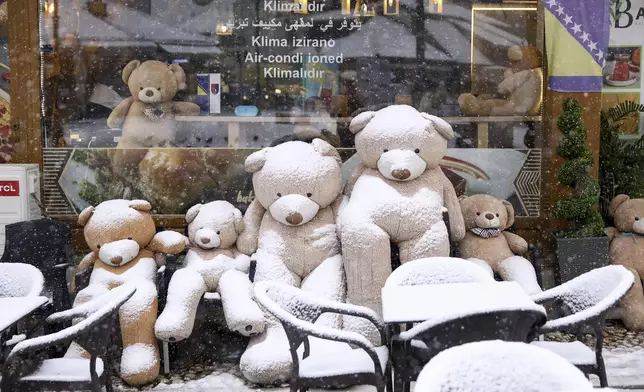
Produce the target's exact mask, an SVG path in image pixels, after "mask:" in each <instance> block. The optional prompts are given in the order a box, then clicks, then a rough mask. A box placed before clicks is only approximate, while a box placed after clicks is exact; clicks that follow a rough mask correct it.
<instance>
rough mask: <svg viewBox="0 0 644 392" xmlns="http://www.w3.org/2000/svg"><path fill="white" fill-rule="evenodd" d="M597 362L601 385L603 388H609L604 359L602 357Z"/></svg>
mask: <svg viewBox="0 0 644 392" xmlns="http://www.w3.org/2000/svg"><path fill="white" fill-rule="evenodd" d="M598 362H599V363H598V364H597V375H598V376H599V385H600V386H601V387H602V388H608V377H606V366H605V365H604V359H603V358H602V359H600V360H599V361H598Z"/></svg>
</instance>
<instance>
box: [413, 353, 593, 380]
mask: <svg viewBox="0 0 644 392" xmlns="http://www.w3.org/2000/svg"><path fill="white" fill-rule="evenodd" d="M415 391H416V392H442V391H450V392H505V391H521V392H591V391H593V386H592V384H591V383H590V382H589V381H588V379H586V377H585V376H584V374H583V373H582V372H581V371H579V369H577V368H575V366H573V365H572V364H570V363H569V362H568V361H566V360H565V359H564V358H562V357H560V356H558V355H556V354H554V353H552V352H549V351H547V350H544V349H541V348H538V347H535V346H532V345H529V344H525V343H517V342H503V341H498V340H497V341H484V342H476V343H468V344H464V345H462V346H458V347H454V348H450V349H448V350H445V351H443V352H441V353H440V354H438V355H436V356H435V357H434V358H433V359H432V360H431V361H429V363H428V364H427V365H426V366H425V367H424V368H423V370H422V371H421V372H420V375H419V376H418V380H417V381H416V387H415Z"/></svg>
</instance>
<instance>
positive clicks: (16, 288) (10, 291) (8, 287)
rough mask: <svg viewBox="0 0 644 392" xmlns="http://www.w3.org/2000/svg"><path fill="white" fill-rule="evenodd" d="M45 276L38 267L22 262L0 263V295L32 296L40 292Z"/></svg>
mask: <svg viewBox="0 0 644 392" xmlns="http://www.w3.org/2000/svg"><path fill="white" fill-rule="evenodd" d="M44 286H45V278H44V276H43V274H42V273H41V272H40V271H39V270H38V268H36V267H34V266H32V265H29V264H23V263H0V297H32V296H38V295H40V294H41V293H42V291H43V289H44Z"/></svg>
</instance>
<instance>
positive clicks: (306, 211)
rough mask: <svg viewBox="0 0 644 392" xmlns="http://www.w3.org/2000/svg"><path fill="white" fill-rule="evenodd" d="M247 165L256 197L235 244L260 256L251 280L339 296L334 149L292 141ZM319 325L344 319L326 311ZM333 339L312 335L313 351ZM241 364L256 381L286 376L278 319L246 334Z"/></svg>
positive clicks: (337, 182) (330, 297)
mask: <svg viewBox="0 0 644 392" xmlns="http://www.w3.org/2000/svg"><path fill="white" fill-rule="evenodd" d="M245 166H246V171H248V172H250V173H253V189H254V191H255V194H256V198H255V199H254V200H253V202H252V203H251V204H250V206H249V207H248V210H247V211H246V214H245V215H244V222H245V229H244V232H243V233H242V234H241V235H240V236H239V238H238V240H237V246H238V247H239V250H240V251H242V252H244V253H246V254H253V259H254V260H256V261H257V271H256V273H255V282H260V281H266V280H272V281H278V282H282V283H285V284H289V285H292V286H295V287H300V288H302V289H303V290H306V291H310V292H312V293H315V294H317V295H319V296H320V298H324V299H327V300H332V301H343V299H344V298H343V297H344V274H343V271H342V258H341V256H340V243H339V241H338V237H337V232H336V222H335V216H336V215H335V208H334V207H335V206H336V205H338V204H339V203H338V201H339V200H341V199H340V191H341V182H342V180H341V167H340V156H339V154H338V152H337V151H336V150H335V148H333V147H332V146H331V145H330V144H328V143H327V142H325V141H323V140H321V139H314V140H313V141H312V142H311V143H310V144H309V143H305V142H301V141H291V142H287V143H284V144H280V145H278V146H275V147H268V148H264V149H263V150H260V151H257V152H255V153H253V154H251V155H250V156H249V157H248V158H247V159H246V163H245ZM317 324H318V325H325V326H329V327H336V328H337V327H340V324H341V319H340V318H339V317H337V316H335V315H330V314H328V315H323V316H321V317H320V318H319V319H318V321H317ZM320 343H321V344H320ZM330 344H331V343H329V342H328V341H325V342H323V343H322V342H321V341H314V339H312V340H311V352H313V353H317V354H319V353H320V350H322V351H324V348H325V347H326V346H328V345H330ZM316 346H317V347H316ZM322 346H324V347H322ZM240 368H241V371H242V373H243V374H244V376H245V377H246V378H247V379H248V380H250V381H252V382H255V383H259V384H271V383H275V382H279V381H287V380H289V379H290V378H291V375H292V360H291V355H290V352H289V343H288V340H287V338H286V334H285V332H284V329H283V328H282V326H281V324H280V323H279V321H277V320H276V319H275V318H273V317H269V316H268V315H267V321H266V330H265V332H264V333H263V334H261V335H259V336H255V337H253V338H251V341H250V342H249V344H248V347H247V348H246V351H245V352H244V354H243V355H242V357H241V361H240Z"/></svg>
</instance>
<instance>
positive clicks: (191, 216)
mask: <svg viewBox="0 0 644 392" xmlns="http://www.w3.org/2000/svg"><path fill="white" fill-rule="evenodd" d="M201 207H203V204H201V203H199V204H195V205H194V206H192V207H190V209H189V210H188V212H186V223H188V224H190V223H192V221H193V220H195V218H196V217H197V215H199V211H201Z"/></svg>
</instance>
